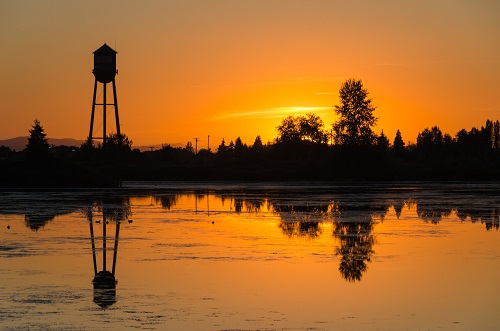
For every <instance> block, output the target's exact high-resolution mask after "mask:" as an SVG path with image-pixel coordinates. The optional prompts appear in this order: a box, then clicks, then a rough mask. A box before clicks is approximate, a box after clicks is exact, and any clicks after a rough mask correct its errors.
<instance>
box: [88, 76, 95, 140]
mask: <svg viewBox="0 0 500 331" xmlns="http://www.w3.org/2000/svg"><path fill="white" fill-rule="evenodd" d="M96 92H97V79H96V80H95V82H94V96H93V97H92V114H91V115H90V132H89V137H88V144H89V146H90V145H91V144H92V133H93V131H94V113H95V97H96Z"/></svg>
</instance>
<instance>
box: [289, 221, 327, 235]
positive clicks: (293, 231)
mask: <svg viewBox="0 0 500 331" xmlns="http://www.w3.org/2000/svg"><path fill="white" fill-rule="evenodd" d="M279 228H280V229H281V231H282V232H283V233H284V234H286V235H287V236H288V237H294V236H298V237H300V236H304V237H309V238H316V237H319V236H320V235H321V233H322V232H323V230H322V228H321V226H320V222H287V221H281V222H280V223H279Z"/></svg>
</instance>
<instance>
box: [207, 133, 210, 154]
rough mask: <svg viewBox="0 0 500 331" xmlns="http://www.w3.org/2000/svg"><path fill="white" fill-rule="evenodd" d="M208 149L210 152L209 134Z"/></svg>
mask: <svg viewBox="0 0 500 331" xmlns="http://www.w3.org/2000/svg"><path fill="white" fill-rule="evenodd" d="M207 148H208V151H209V152H210V135H208V147H207Z"/></svg>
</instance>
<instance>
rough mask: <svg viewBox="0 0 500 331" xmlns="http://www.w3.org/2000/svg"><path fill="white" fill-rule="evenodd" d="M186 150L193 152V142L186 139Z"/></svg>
mask: <svg viewBox="0 0 500 331" xmlns="http://www.w3.org/2000/svg"><path fill="white" fill-rule="evenodd" d="M186 151H188V152H190V153H194V147H193V143H192V142H190V141H188V142H187V144H186Z"/></svg>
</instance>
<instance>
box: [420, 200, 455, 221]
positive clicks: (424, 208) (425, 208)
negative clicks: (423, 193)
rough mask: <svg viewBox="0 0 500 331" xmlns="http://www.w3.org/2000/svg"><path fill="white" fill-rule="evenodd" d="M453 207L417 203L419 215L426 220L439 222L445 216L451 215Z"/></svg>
mask: <svg viewBox="0 0 500 331" xmlns="http://www.w3.org/2000/svg"><path fill="white" fill-rule="evenodd" d="M451 212H452V209H451V208H450V207H447V206H439V205H438V206H436V205H430V204H422V203H417V216H418V217H419V218H421V219H422V220H424V221H426V222H431V223H433V224H437V223H439V221H441V219H442V218H443V217H448V216H450V215H451Z"/></svg>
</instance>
